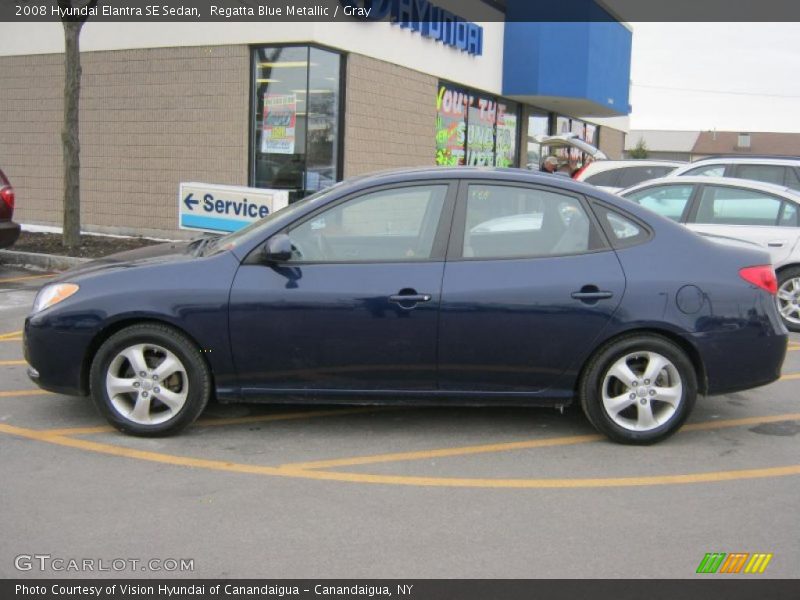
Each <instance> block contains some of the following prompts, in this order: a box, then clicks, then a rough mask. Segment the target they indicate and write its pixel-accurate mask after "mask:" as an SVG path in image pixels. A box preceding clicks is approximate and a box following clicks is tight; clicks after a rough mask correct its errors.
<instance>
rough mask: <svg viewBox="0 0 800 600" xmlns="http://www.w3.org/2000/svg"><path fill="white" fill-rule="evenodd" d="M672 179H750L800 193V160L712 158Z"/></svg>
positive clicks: (686, 167) (691, 165)
mask: <svg viewBox="0 0 800 600" xmlns="http://www.w3.org/2000/svg"><path fill="white" fill-rule="evenodd" d="M672 175H674V176H676V177H682V176H686V175H689V176H691V175H695V176H705V177H734V178H736V179H751V180H753V181H763V182H764V183H773V184H775V185H780V186H784V187H788V188H791V189H793V190H799V191H800V157H776V156H711V157H708V158H704V159H701V160H696V161H694V162H691V163H687V164H685V165H684V166H682V167H680V168H678V169H675V170H674V171H673V172H672Z"/></svg>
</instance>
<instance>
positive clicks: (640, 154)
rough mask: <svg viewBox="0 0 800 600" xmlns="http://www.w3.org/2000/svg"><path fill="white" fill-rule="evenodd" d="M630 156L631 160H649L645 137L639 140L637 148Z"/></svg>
mask: <svg viewBox="0 0 800 600" xmlns="http://www.w3.org/2000/svg"><path fill="white" fill-rule="evenodd" d="M628 154H630V156H631V158H647V156H648V152H647V143H645V141H644V138H643V137H640V138H639V141H638V142H636V147H635V148H634V149H633V150H631V151H630V152H629V153H628Z"/></svg>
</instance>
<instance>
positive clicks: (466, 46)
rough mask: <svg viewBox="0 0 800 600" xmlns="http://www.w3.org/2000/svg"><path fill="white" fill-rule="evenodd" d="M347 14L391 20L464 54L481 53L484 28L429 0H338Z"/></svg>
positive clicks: (371, 18) (376, 19)
mask: <svg viewBox="0 0 800 600" xmlns="http://www.w3.org/2000/svg"><path fill="white" fill-rule="evenodd" d="M339 3H340V4H341V5H342V6H344V7H348V8H350V9H363V11H362V10H354V11H350V12H348V14H363V15H366V18H367V19H370V20H375V21H381V20H383V19H387V18H388V19H390V20H391V22H392V23H395V24H397V25H399V26H400V27H404V28H408V29H411V31H417V32H419V34H420V35H423V36H425V37H428V38H431V39H434V40H436V41H439V42H441V43H443V44H445V45H447V46H452V47H453V48H458V49H459V50H461V51H463V52H467V53H469V54H473V55H475V56H480V55H482V54H483V27H481V26H480V25H478V24H477V23H473V22H472V21H467V20H465V19H463V18H461V17H459V16H458V15H456V14H454V13H452V12H450V11H449V10H447V9H444V8H442V7H440V6H437V5H435V4H433V3H432V2H429V1H428V0H339Z"/></svg>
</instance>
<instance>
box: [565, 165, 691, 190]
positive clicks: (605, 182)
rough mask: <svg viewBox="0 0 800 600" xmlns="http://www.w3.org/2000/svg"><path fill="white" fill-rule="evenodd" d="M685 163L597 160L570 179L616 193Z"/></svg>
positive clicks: (671, 170)
mask: <svg viewBox="0 0 800 600" xmlns="http://www.w3.org/2000/svg"><path fill="white" fill-rule="evenodd" d="M684 164H686V163H683V162H679V161H672V160H644V159H642V160H599V161H597V160H596V161H593V162H590V163H588V164H587V165H585V166H584V167H583V168H582V169H580V170H578V172H577V173H575V174H574V175H573V176H572V178H573V179H575V180H576V181H584V182H586V183H591V184H592V185H596V186H597V187H599V188H601V189H604V190H606V191H608V192H617V191H619V190H621V189H623V188H627V187H631V186H633V185H636V184H638V183H642V182H643V181H647V180H649V179H659V178H661V177H664V176H665V175H669V174H670V173H672V172H673V171H674V170H675V169H677V168H678V167H680V166H681V165H684Z"/></svg>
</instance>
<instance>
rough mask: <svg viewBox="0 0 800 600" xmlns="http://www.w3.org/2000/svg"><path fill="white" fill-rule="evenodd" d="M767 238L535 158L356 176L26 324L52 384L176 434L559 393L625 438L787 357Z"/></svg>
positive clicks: (645, 432)
mask: <svg viewBox="0 0 800 600" xmlns="http://www.w3.org/2000/svg"><path fill="white" fill-rule="evenodd" d="M775 291H776V281H775V273H774V271H773V269H772V267H771V266H770V262H769V257H768V255H767V254H766V253H764V252H762V251H761V250H759V249H751V248H738V247H732V246H723V245H719V244H716V243H714V242H713V241H709V240H707V239H704V238H702V237H700V236H698V235H697V234H695V233H693V232H691V231H689V230H687V229H686V228H684V227H682V226H681V225H679V224H677V223H674V222H672V221H670V220H669V219H666V218H664V217H661V216H659V215H657V214H655V213H652V212H650V211H649V210H647V209H645V208H643V207H640V206H638V205H635V204H633V203H631V202H629V201H626V200H623V199H620V198H618V197H616V196H613V195H610V194H607V193H604V192H602V191H600V190H598V189H596V188H593V187H591V186H588V185H585V184H581V183H576V182H573V181H571V180H569V179H567V178H563V177H555V176H552V175H543V174H534V173H530V172H525V171H519V170H481V169H471V168H461V169H422V170H411V171H402V172H390V173H380V174H376V175H372V176H368V177H363V178H358V179H353V180H349V181H346V182H344V183H340V184H338V185H336V186H334V187H332V188H329V189H328V190H326V191H323V192H321V193H319V194H316V195H314V196H311V197H309V198H307V199H305V200H303V201H301V202H298V203H296V204H292V205H290V206H289V207H288V208H285V209H283V210H281V211H278V212H276V213H274V214H272V215H270V216H268V217H267V218H266V219H263V220H261V221H258V222H256V223H254V224H252V225H250V226H248V227H246V228H245V229H242V230H240V231H238V232H236V233H233V234H230V235H227V236H225V237H220V238H217V239H209V238H204V239H201V240H196V241H194V242H183V243H175V244H165V245H161V246H155V247H151V248H147V249H144V250H137V251H133V252H128V253H123V254H119V255H116V256H114V257H111V258H109V259H104V260H100V261H96V262H93V263H90V264H88V265H86V266H84V267H82V268H79V269H77V270H74V271H72V272H68V273H65V274H64V275H63V276H61V277H60V279H59V280H58V281H57V282H55V283H51V284H48V285H46V286H45V287H43V288H42V290H41V291H40V292H39V294H38V296H37V298H36V301H35V304H34V307H33V311H32V313H31V314H30V315H29V317H28V318H27V320H26V322H25V354H26V358H27V360H28V362H29V363H30V370H29V373H30V375H31V377H32V378H33V379H34V381H36V382H37V383H38V384H39V385H40V386H41V387H43V388H45V389H48V390H53V391H56V392H63V393H67V394H80V395H91V397H92V399H93V400H94V403H95V404H96V405H97V407H98V409H99V410H100V412H101V413H102V414H103V415H104V416H105V417H106V418H107V419H108V420H109V421H110V422H111V423H112V424H113V425H114V426H116V427H117V428H118V429H120V430H122V431H124V432H127V433H132V434H136V435H150V436H154V435H165V434H169V433H174V432H177V431H179V430H181V429H182V428H184V427H186V426H187V425H189V424H190V423H192V422H193V421H194V420H195V419H196V418H197V416H198V415H199V414H200V413H201V412H202V411H203V409H204V407H205V406H206V403H207V402H208V400H209V398H211V397H212V396H215V397H216V398H217V399H218V400H219V401H220V402H250V401H253V402H292V403H298V402H309V403H310V402H314V403H319V402H321V401H323V402H329V403H347V404H361V403H363V404H372V403H387V404H388V403H393V404H417V405H422V404H426V405H430V404H437V405H451V404H453V405H455V404H464V405H525V406H556V407H562V406H565V405H567V404H570V403H572V402H573V401H579V402H580V403H581V406H582V407H583V410H584V412H585V413H586V416H587V417H588V419H589V420H590V421H591V423H592V424H593V425H594V426H595V427H596V428H597V429H599V430H600V431H602V432H603V433H605V434H606V435H608V436H609V437H610V438H612V439H614V440H617V441H620V442H627V443H652V442H655V441H658V440H661V439H663V438H665V437H667V436H668V435H670V434H671V433H673V432H675V431H676V430H677V429H678V428H679V427H680V425H681V424H682V423H683V422H684V421H685V420H686V418H687V417H688V415H689V413H690V412H691V410H692V406H693V405H694V403H695V399H696V397H697V396H698V395H710V394H720V393H725V392H734V391H737V390H744V389H747V388H752V387H755V386H759V385H764V384H767V383H770V382H771V381H775V380H776V379H777V378H778V377H779V376H780V370H781V364H782V362H783V359H784V355H785V352H786V344H787V332H786V329H785V328H784V326H783V325H782V323H781V320H780V318H779V316H778V313H777V309H776V304H775V300H774V294H775Z"/></svg>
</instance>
